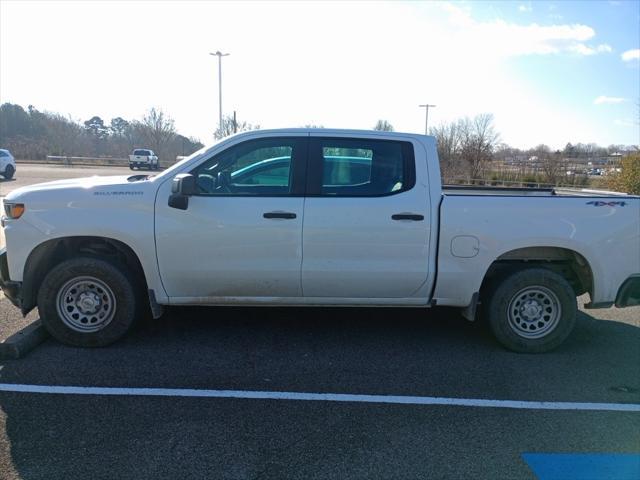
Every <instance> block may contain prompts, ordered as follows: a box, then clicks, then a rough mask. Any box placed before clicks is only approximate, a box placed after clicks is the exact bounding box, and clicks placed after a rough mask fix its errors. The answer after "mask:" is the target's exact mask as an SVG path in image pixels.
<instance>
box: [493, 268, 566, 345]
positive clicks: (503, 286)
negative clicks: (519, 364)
mask: <svg viewBox="0 0 640 480" xmlns="http://www.w3.org/2000/svg"><path fill="white" fill-rule="evenodd" d="M488 294H489V299H488V302H487V303H486V304H485V308H484V312H485V315H486V316H487V317H488V320H489V324H490V326H491V330H492V331H493V333H494V335H495V337H496V338H497V339H498V341H499V342H500V343H501V344H502V345H503V346H505V347H506V348H508V349H509V350H513V351H515V352H521V353H542V352H547V351H550V350H553V349H554V348H556V347H558V346H559V345H560V344H561V343H562V342H564V341H565V340H566V338H567V337H568V336H569V334H570V333H571V331H572V330H573V327H574V325H575V322H576V315H577V305H576V295H575V292H574V291H573V289H572V288H571V285H569V282H567V280H566V279H565V278H564V277H562V276H561V275H558V274H557V273H555V272H552V271H551V270H547V269H544V268H526V269H523V270H519V271H517V272H515V273H512V274H511V275H509V276H507V277H505V278H504V279H503V280H502V281H501V282H498V283H497V285H495V286H494V288H492V290H491V291H490V292H488Z"/></svg>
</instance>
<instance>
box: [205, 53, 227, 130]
mask: <svg viewBox="0 0 640 480" xmlns="http://www.w3.org/2000/svg"><path fill="white" fill-rule="evenodd" d="M209 55H213V56H214V57H218V128H219V129H220V132H222V57H226V56H228V55H229V54H228V53H222V52H221V51H220V50H218V51H217V52H216V53H209Z"/></svg>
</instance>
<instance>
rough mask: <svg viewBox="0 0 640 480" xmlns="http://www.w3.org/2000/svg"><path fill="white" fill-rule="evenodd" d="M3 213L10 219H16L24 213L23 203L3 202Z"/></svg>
mask: <svg viewBox="0 0 640 480" xmlns="http://www.w3.org/2000/svg"><path fill="white" fill-rule="evenodd" d="M4 213H5V214H6V215H7V217H8V218H11V219H12V220H15V219H18V218H20V217H21V216H22V214H23V213H24V203H5V204H4Z"/></svg>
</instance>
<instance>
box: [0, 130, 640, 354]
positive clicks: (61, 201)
mask: <svg viewBox="0 0 640 480" xmlns="http://www.w3.org/2000/svg"><path fill="white" fill-rule="evenodd" d="M4 213H5V214H4V217H3V219H2V224H3V226H4V233H5V236H6V250H2V251H1V252H0V285H1V286H2V289H3V290H4V293H5V295H6V296H7V297H8V298H9V299H10V300H11V301H12V302H13V303H14V304H15V305H16V306H17V307H18V308H20V309H21V310H22V313H23V314H26V313H27V312H29V311H30V310H32V309H33V308H34V307H36V306H37V307H38V310H39V313H40V317H41V319H42V322H43V324H44V326H45V327H46V328H47V330H48V331H49V332H50V333H51V335H52V336H53V337H55V338H56V339H58V340H60V341H62V342H64V343H67V344H70V345H77V346H103V345H107V344H110V343H111V342H114V341H116V340H117V339H119V338H121V337H122V336H123V335H125V333H126V332H127V331H128V330H129V328H130V327H131V325H132V324H133V323H134V321H135V319H136V318H139V317H140V316H142V315H148V314H149V313H150V314H152V315H153V316H154V317H158V316H160V315H161V314H162V310H163V307H164V306H167V305H211V306H215V305H264V306H268V305H269V306H270V305H290V306H292V305H298V306H353V307H357V306H369V307H371V306H375V307H400V306H402V307H413V308H422V309H426V308H429V307H434V306H441V305H444V306H449V307H458V308H460V309H461V312H462V314H463V315H464V316H465V317H466V318H468V319H470V320H473V319H475V318H476V317H479V318H484V319H486V321H487V322H488V324H489V325H490V328H491V329H492V331H493V333H494V334H495V337H496V338H497V340H498V341H499V342H500V343H501V344H502V345H503V346H505V347H506V348H508V349H511V350H514V351H517V352H544V351H548V350H550V349H553V348H555V347H557V346H558V345H560V344H561V343H562V342H563V341H564V340H565V339H566V338H567V337H568V336H569V334H570V333H571V330H572V328H573V326H574V323H575V320H576V310H577V305H576V303H577V302H576V297H577V296H579V295H582V294H585V293H588V294H589V297H590V303H589V304H588V305H587V307H588V308H603V307H610V306H612V305H614V304H615V305H616V306H617V307H627V306H630V305H638V304H640V197H637V196H630V195H624V194H615V193H609V192H606V193H601V194H598V193H597V192H589V191H575V192H563V191H556V190H552V189H550V190H527V189H485V188H473V187H471V188H462V187H443V185H442V184H441V180H440V170H439V164H438V155H437V150H436V143H435V140H434V138H433V137H429V136H424V135H414V134H403V133H389V132H368V131H355V130H323V129H291V130H264V131H252V132H245V133H241V134H238V135H235V136H232V137H229V138H227V139H224V140H222V141H220V142H218V143H216V144H215V145H213V146H211V147H209V148H204V149H202V150H200V151H198V152H196V153H194V154H193V155H191V156H190V157H188V158H186V159H184V160H183V161H181V162H179V163H177V164H175V165H174V166H172V167H171V168H169V169H168V170H166V171H164V172H162V173H160V174H159V175H155V176H151V175H142V174H140V175H132V176H115V177H91V178H84V179H75V180H63V181H54V182H48V183H43V184H39V185H33V186H29V187H24V188H20V189H17V190H14V191H13V192H11V193H10V194H9V195H7V197H6V198H5V200H4ZM425 316H426V314H425Z"/></svg>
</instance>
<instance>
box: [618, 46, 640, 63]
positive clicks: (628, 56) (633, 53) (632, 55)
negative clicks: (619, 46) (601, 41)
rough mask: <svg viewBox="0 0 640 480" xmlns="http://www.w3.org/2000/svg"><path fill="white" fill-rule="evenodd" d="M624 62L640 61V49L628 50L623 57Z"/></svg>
mask: <svg viewBox="0 0 640 480" xmlns="http://www.w3.org/2000/svg"><path fill="white" fill-rule="evenodd" d="M621 57H622V60H624V61H625V62H631V61H633V60H640V48H636V49H633V50H627V51H626V52H624V53H623V54H622V55H621Z"/></svg>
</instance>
